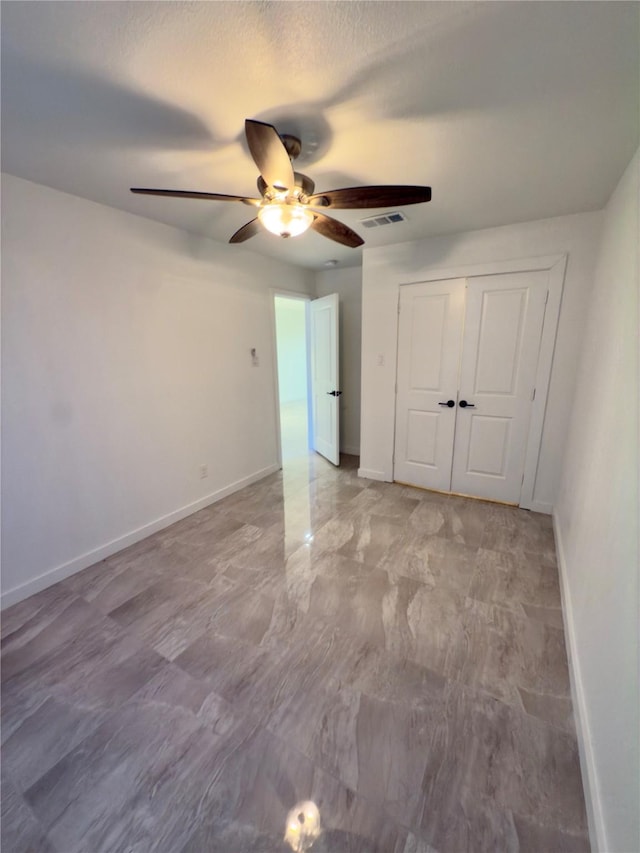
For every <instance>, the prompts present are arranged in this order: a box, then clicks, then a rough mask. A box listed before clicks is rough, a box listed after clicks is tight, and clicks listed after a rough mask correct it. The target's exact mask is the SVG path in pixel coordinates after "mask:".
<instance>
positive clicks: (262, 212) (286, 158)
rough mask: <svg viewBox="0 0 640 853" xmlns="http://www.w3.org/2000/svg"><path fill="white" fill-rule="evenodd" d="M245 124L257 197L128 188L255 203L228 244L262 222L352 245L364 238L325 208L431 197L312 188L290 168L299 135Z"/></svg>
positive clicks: (403, 191)
mask: <svg viewBox="0 0 640 853" xmlns="http://www.w3.org/2000/svg"><path fill="white" fill-rule="evenodd" d="M244 128H245V134H246V137H247V144H248V146H249V151H250V152H251V156H252V157H253V160H254V162H255V164H256V166H257V167H258V170H259V172H260V177H259V178H258V190H259V192H260V195H261V196H262V197H261V198H244V197H242V196H236V195H221V194H219V193H203V192H192V191H190V190H155V189H145V188H143V187H131V192H132V193H141V194H143V195H159V196H170V197H173V198H200V199H208V200H210V201H240V202H242V203H243V204H248V205H251V206H253V207H255V208H257V216H256V217H255V219H252V220H251V221H250V222H247V224H246V225H243V226H242V228H239V229H238V230H237V231H236V233H235V234H234V235H233V236H232V237H231V239H230V240H229V242H230V243H243V242H244V241H245V240H248V239H249V238H250V237H253V236H254V235H255V234H258V233H259V231H260V230H261V228H262V227H264V228H266V229H267V231H270V232H271V233H272V234H276V235H277V236H279V237H297V236H298V235H299V234H303V233H304V232H305V231H306V230H307V229H308V228H311V229H313V230H314V231H317V232H318V234H322V236H323V237H328V238H329V239H330V240H335V241H336V243H341V244H342V245H343V246H350V247H352V248H354V247H356V246H361V245H362V244H363V243H364V240H363V239H362V237H360V235H359V234H356V232H355V231H353V230H352V229H351V228H349V227H348V226H347V225H345V224H344V223H342V222H339V221H338V220H337V219H333V217H331V216H327V215H326V213H323V210H327V209H328V210H349V209H354V208H374V207H398V206H400V205H405V204H420V203H422V202H426V201H430V200H431V187H417V186H379V187H377V186H374V187H349V188H346V189H341V190H328V191H327V192H322V193H314V189H315V184H314V182H313V181H312V180H311V178H309V177H307V175H303V174H301V173H300V172H294V170H293V165H292V162H293V160H295V159H296V157H297V156H298V155H299V153H300V150H301V144H300V140H299V139H298V138H297V137H295V136H290V135H288V134H283V135H282V136H280V134H279V133H278V131H277V130H276V129H275V127H274V126H273V125H271V124H265V123H264V122H261V121H254V120H252V119H247V120H246V121H245V123H244Z"/></svg>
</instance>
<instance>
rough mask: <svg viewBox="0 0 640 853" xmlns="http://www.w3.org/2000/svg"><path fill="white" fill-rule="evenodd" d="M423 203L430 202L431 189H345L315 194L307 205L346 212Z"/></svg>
mask: <svg viewBox="0 0 640 853" xmlns="http://www.w3.org/2000/svg"><path fill="white" fill-rule="evenodd" d="M425 201H431V187H412V186H388V187H347V188H346V189H343V190H328V191H327V192H326V193H316V194H315V195H312V196H311V197H310V199H309V204H311V205H313V206H316V205H319V206H320V207H333V208H340V209H342V210H347V209H349V208H357V207H361V208H362V207H401V206H402V205H405V204H422V203H423V202H425Z"/></svg>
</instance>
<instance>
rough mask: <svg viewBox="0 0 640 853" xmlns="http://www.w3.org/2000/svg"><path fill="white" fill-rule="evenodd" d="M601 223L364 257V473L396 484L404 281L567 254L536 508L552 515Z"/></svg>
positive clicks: (573, 223) (510, 229)
mask: <svg viewBox="0 0 640 853" xmlns="http://www.w3.org/2000/svg"><path fill="white" fill-rule="evenodd" d="M601 219H602V214H601V213H583V214H578V215H575V216H561V217H557V218H554V219H544V220H540V221H537V222H526V223H522V224H517V225H508V226H504V227H501V228H490V229H486V230H482V231H471V232H467V233H463V234H455V235H450V236H446V237H433V238H429V239H425V240H422V241H419V242H414V243H401V244H398V245H395V246H386V247H379V248H373V249H365V250H364V265H363V289H362V433H361V442H362V446H361V457H360V467H361V469H364V470H367V471H369V472H371V474H372V475H374V476H377V477H379V478H380V479H387V480H389V479H392V473H393V436H394V420H395V394H394V388H395V377H396V351H397V326H398V318H397V306H398V288H399V282H400V281H405V282H416V281H420V280H421V275H424V274H425V271H427V270H434V269H443V270H444V269H448V268H452V267H460V266H462V265H467V264H469V265H470V264H480V263H486V262H492V261H502V260H513V259H523V258H531V257H536V256H540V255H557V254H567V255H568V263H567V272H566V278H565V285H564V293H563V299H562V308H561V312H560V321H559V326H558V335H557V340H556V348H555V355H554V361H553V368H552V374H551V384H550V387H549V396H548V402H547V410H546V415H545V422H544V431H543V436H542V446H541V453H540V460H539V466H538V473H537V477H536V484H535V489H534V505H535V508H536V509H539V510H540V511H546V512H551V509H552V506H553V503H554V501H555V498H556V495H557V490H558V484H559V472H560V468H561V465H562V458H563V452H564V447H565V435H566V431H567V426H568V421H569V414H570V411H571V401H572V397H573V389H574V384H575V375H576V368H577V359H578V351H579V345H580V336H581V333H582V330H583V325H584V320H585V316H586V307H587V300H588V294H589V292H590V289H591V286H592V282H593V270H594V266H595V257H596V250H597V244H598V238H599V233H600V226H601ZM381 357H382V359H383V362H384V363H383V364H382V365H381V364H380V363H379V361H380V358H381Z"/></svg>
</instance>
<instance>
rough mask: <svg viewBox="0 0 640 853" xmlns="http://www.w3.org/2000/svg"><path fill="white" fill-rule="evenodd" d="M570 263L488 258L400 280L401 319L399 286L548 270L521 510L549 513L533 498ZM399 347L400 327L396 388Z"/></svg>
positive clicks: (553, 257)
mask: <svg viewBox="0 0 640 853" xmlns="http://www.w3.org/2000/svg"><path fill="white" fill-rule="evenodd" d="M566 266H567V256H566V254H562V255H542V256H540V257H537V258H520V259H514V260H510V261H488V262H486V263H481V264H464V265H463V264H460V265H459V266H456V267H448V268H444V269H436V268H434V269H426V270H424V271H423V272H421V273H420V274H419V277H418V278H416V279H412V280H411V281H405V280H403V281H400V282H399V287H398V320H397V323H398V324H399V320H400V288H401V287H406V286H409V285H412V284H424V283H426V282H429V281H442V280H445V279H450V278H476V277H479V276H483V275H500V274H501V273H517V272H534V271H547V272H548V274H549V275H548V286H549V296H548V299H547V304H546V309H545V314H544V322H543V325H542V335H541V338H540V350H539V353H538V365H537V368H536V379H535V399H534V400H533V401H532V405H531V417H530V420H529V434H528V436H527V448H526V452H525V459H524V474H523V478H522V487H521V490H520V500H519V502H518V505H519V506H520V507H521V508H522V509H530V510H534V511H537V512H546V513H548V512H550V509H549V507H548V506H547V505H546V504H542V503H539V502H537V501H535V500H534V497H533V495H534V490H535V485H536V476H537V473H538V460H539V458H540V446H541V444H542V431H543V427H544V416H545V412H546V408H547V396H548V393H549V383H550V380H551V367H552V364H553V354H554V351H555V345H556V335H557V332H558V322H559V319H560V306H561V303H562V291H563V288H564V277H565V271H566ZM398 348H399V327H398V326H396V387H397V375H398ZM396 407H397V394H396V396H395V398H394V435H393V447H394V448H395V423H396V415H397V412H396ZM392 472H393V473H392V479H395V452H394V458H393V468H392Z"/></svg>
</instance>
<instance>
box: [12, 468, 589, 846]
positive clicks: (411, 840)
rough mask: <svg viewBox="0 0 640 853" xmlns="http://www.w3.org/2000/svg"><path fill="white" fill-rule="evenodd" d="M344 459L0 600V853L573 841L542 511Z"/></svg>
mask: <svg viewBox="0 0 640 853" xmlns="http://www.w3.org/2000/svg"><path fill="white" fill-rule="evenodd" d="M343 463H344V464H343V467H341V468H340V469H336V468H334V467H333V466H332V465H330V464H329V463H328V462H326V460H324V459H322V458H321V457H319V456H316V455H315V454H310V455H309V457H307V458H300V459H296V460H291V462H287V463H286V466H285V468H284V469H283V470H282V471H279V472H276V473H275V474H272V475H270V476H269V477H267V478H265V479H264V480H262V481H260V482H258V483H254V484H253V485H251V486H249V487H247V488H246V489H243V490H241V491H240V492H237V493H236V494H233V495H230V496H228V497H227V498H225V499H224V500H222V501H220V502H218V503H216V504H214V505H212V506H209V507H206V508H205V509H203V510H200V511H199V512H197V513H194V514H193V515H192V516H189V517H188V518H185V519H182V520H181V521H179V522H177V523H176V524H174V525H171V527H168V528H166V529H165V530H162V531H160V532H158V533H157V534H154V535H153V536H151V537H149V538H148V539H146V540H144V541H141V542H138V543H136V544H135V545H132V546H131V547H129V548H127V549H125V550H124V551H122V552H120V553H119V554H116V555H113V556H112V557H109V558H108V559H106V560H103V561H101V562H100V563H98V564H97V565H95V566H92V567H90V568H88V569H86V570H85V571H83V572H79V573H78V574H77V575H74V576H72V577H70V578H68V579H66V580H65V581H63V582H62V583H61V584H58V585H56V586H55V587H52V588H51V589H49V590H45V591H44V592H42V593H39V594H38V595H36V596H33V597H32V598H31V599H28V600H27V601H25V602H21V603H20V604H18V605H15V606H14V607H13V608H10V609H9V610H7V611H6V612H5V614H3V617H4V618H3V625H2V639H3V642H2V656H3V671H2V678H3V695H2V699H3V701H2V739H3V756H2V758H3V764H2V768H3V790H2V795H3V796H2V799H3V823H2V845H3V848H2V849H3V851H4V850H5V849H6V850H8V851H10V853H27V851H36V850H37V851H49V850H51V851H64V853H89V851H90V853H103V851H104V853H125V851H127V853H129V851H136V853H143V851H144V853H147V851H149V853H151V852H152V851H153V853H166V851H172V853H173V851H176V853H180V851H183V853H187V851H190V853H195V852H196V851H197V853H202V851H204V850H207V851H209V850H211V851H213V850H216V851H221V853H222V851H224V853H266V851H269V853H275V851H281V853H285V851H290V850H291V847H290V846H289V845H288V843H287V842H286V841H285V829H286V825H285V824H286V820H287V815H288V814H289V812H290V810H291V809H292V808H293V807H294V806H297V804H299V803H301V802H302V801H306V800H311V801H313V802H314V803H315V804H316V806H317V807H318V808H319V810H320V815H321V826H322V832H321V834H320V836H319V837H318V838H317V839H316V841H315V843H314V845H313V848H312V850H313V851H317V853H342V851H344V852H345V853H347V851H350V853H372V851H380V853H462V851H471V852H472V853H483V851H487V853H495V851H497V850H500V851H514V853H523V851H536V853H543V851H545V853H546V851H551V850H554V851H555V850H558V851H559V850H563V851H565V850H566V851H583V850H588V849H589V846H588V837H587V828H586V817H585V810H584V799H583V793H582V784H581V777H580V767H579V761H578V752H577V742H576V735H575V727H574V722H573V715H572V710H571V698H570V692H569V681H568V668H567V660H566V651H565V645H564V632H563V624H562V612H561V604H560V589H559V583H558V574H557V568H556V562H555V553H554V544H553V531H552V526H551V523H550V520H549V519H548V518H547V517H545V516H541V515H536V514H534V513H528V512H523V511H520V510H517V509H514V508H512V507H506V506H500V505H495V504H490V503H487V502H483V501H474V500H467V499H464V498H460V497H457V496H448V495H442V494H436V493H433V492H427V491H424V490H420V489H415V488H412V487H408V486H401V485H398V484H391V483H380V482H372V481H369V480H365V479H361V478H359V477H358V476H357V460H355V459H354V458H349V457H343Z"/></svg>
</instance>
